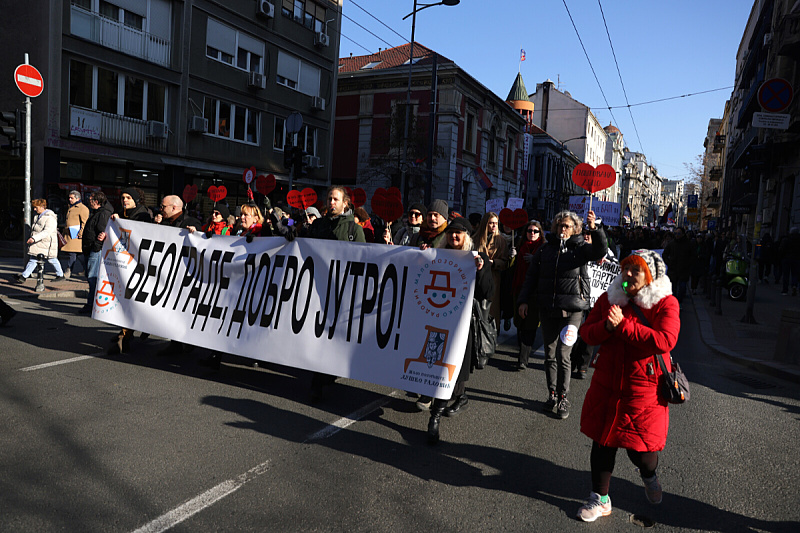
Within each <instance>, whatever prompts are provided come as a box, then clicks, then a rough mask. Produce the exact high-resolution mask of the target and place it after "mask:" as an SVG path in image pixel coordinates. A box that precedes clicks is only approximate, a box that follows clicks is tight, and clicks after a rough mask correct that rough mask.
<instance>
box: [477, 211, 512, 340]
mask: <svg viewBox="0 0 800 533" xmlns="http://www.w3.org/2000/svg"><path fill="white" fill-rule="evenodd" d="M475 250H477V251H478V252H480V253H484V254H486V256H487V257H488V258H489V265H490V266H491V267H492V278H494V295H493V296H492V308H491V309H490V310H489V313H490V314H491V315H492V318H494V322H495V327H496V328H497V331H500V276H501V274H502V272H503V270H505V269H506V268H508V263H509V261H510V257H509V249H508V243H507V242H506V239H505V237H503V235H501V234H500V219H499V217H498V216H497V213H494V212H492V211H489V212H488V213H486V214H485V215H483V218H482V219H481V223H480V225H479V226H478V231H476V232H475Z"/></svg>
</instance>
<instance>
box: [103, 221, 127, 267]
mask: <svg viewBox="0 0 800 533" xmlns="http://www.w3.org/2000/svg"><path fill="white" fill-rule="evenodd" d="M131 231H132V230H129V229H122V228H120V230H119V238H118V239H117V241H116V242H115V243H114V244H112V245H111V248H109V250H108V251H107V252H106V255H105V256H104V257H103V260H104V261H106V260H108V256H109V255H111V254H114V260H116V259H117V258H118V257H119V256H123V257H127V261H125V259H122V261H125V262H124V263H120V262H118V261H115V264H116V265H117V266H120V267H122V268H125V267H127V266H128V265H129V264H130V263H131V261H133V254H132V253H131V252H130V251H129V247H130V243H131Z"/></svg>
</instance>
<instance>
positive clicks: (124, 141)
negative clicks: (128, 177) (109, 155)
mask: <svg viewBox="0 0 800 533" xmlns="http://www.w3.org/2000/svg"><path fill="white" fill-rule="evenodd" d="M158 124H160V123H158ZM151 127H152V126H150V124H149V123H148V121H147V120H138V119H135V118H130V117H123V116H121V115H115V114H113V113H105V112H103V111H95V110H93V109H86V108H83V107H78V106H69V134H70V135H71V136H73V137H82V138H84V139H92V140H95V141H100V142H102V143H105V144H115V145H118V146H124V147H127V148H143V149H146V150H154V151H157V152H165V151H166V150H167V134H166V126H165V127H164V130H165V131H164V135H163V136H153V135H151V134H152V133H154V132H153V131H151Z"/></svg>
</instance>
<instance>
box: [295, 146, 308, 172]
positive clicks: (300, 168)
mask: <svg viewBox="0 0 800 533" xmlns="http://www.w3.org/2000/svg"><path fill="white" fill-rule="evenodd" d="M305 155H306V153H305V152H304V151H303V149H302V148H300V147H299V146H295V147H294V157H293V161H292V163H293V164H294V169H293V170H294V179H300V178H302V177H304V176H305V175H306V174H308V171H307V170H306V165H305V164H304V163H303V156H305Z"/></svg>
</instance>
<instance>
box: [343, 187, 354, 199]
mask: <svg viewBox="0 0 800 533" xmlns="http://www.w3.org/2000/svg"><path fill="white" fill-rule="evenodd" d="M344 192H346V193H347V196H349V197H350V199H351V200H352V199H353V189H351V188H350V187H345V188H344Z"/></svg>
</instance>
